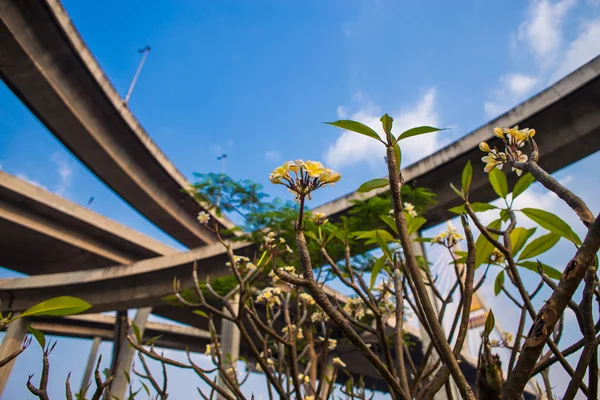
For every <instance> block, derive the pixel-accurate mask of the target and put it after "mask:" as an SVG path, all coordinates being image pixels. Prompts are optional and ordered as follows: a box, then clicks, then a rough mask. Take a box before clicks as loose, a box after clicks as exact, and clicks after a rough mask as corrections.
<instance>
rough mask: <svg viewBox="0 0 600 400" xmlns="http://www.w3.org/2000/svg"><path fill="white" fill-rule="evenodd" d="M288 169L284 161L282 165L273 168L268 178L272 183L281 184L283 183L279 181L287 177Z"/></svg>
mask: <svg viewBox="0 0 600 400" xmlns="http://www.w3.org/2000/svg"><path fill="white" fill-rule="evenodd" d="M289 170H290V166H289V164H288V163H284V164H283V165H282V166H280V167H277V168H275V169H274V170H273V172H271V175H269V180H270V181H271V183H274V184H276V185H282V184H283V183H282V182H281V179H282V178H284V179H285V178H288V179H289V175H288V172H289Z"/></svg>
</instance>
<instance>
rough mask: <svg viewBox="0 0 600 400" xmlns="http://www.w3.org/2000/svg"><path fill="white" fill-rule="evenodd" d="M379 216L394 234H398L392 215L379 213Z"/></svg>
mask: <svg viewBox="0 0 600 400" xmlns="http://www.w3.org/2000/svg"><path fill="white" fill-rule="evenodd" d="M379 218H381V220H382V221H383V222H385V224H386V225H387V226H389V227H390V229H391V230H392V231H394V233H395V234H396V235H397V234H398V228H397V227H396V220H395V219H394V217H392V216H391V215H380V216H379Z"/></svg>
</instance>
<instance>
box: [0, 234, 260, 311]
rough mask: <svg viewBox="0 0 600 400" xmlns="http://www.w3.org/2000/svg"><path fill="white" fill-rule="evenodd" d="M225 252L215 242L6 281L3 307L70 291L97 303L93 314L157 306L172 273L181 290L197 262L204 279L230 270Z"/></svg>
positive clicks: (239, 246) (246, 250) (21, 306)
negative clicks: (182, 250)
mask: <svg viewBox="0 0 600 400" xmlns="http://www.w3.org/2000/svg"><path fill="white" fill-rule="evenodd" d="M232 248H233V249H234V251H236V254H240V255H249V256H251V255H252V254H250V253H251V252H252V249H253V248H254V246H253V245H252V244H248V243H239V242H238V243H234V244H233V245H232ZM226 256H227V255H226V252H225V248H224V247H223V245H222V244H221V243H215V244H211V245H208V246H203V247H200V248H197V249H194V250H190V251H188V252H185V253H175V254H170V255H166V256H162V257H156V258H151V259H148V260H143V261H138V262H135V263H132V264H129V265H117V266H112V267H105V268H97V269H91V270H84V271H73V272H63V273H54V274H44V275H37V276H31V277H27V278H13V279H2V280H0V301H1V304H0V308H1V309H2V310H8V309H10V310H13V311H23V310H25V309H27V308H29V307H31V306H32V305H34V304H37V303H39V302H41V301H43V300H46V299H48V298H51V297H54V296H66V295H68V296H76V297H80V298H82V299H85V300H86V301H88V302H89V303H90V304H92V305H93V307H92V309H90V310H89V312H101V311H112V310H126V309H130V308H139V307H151V306H157V305H161V304H163V302H162V301H161V299H162V298H163V297H164V296H167V295H169V294H172V293H173V278H174V277H178V278H179V279H180V280H181V283H182V287H183V288H189V287H192V285H193V280H192V277H191V274H192V265H193V262H194V261H197V263H198V273H199V278H200V279H205V278H206V276H211V277H218V276H224V275H227V274H229V271H228V269H227V268H226V267H225V262H227V257H226Z"/></svg>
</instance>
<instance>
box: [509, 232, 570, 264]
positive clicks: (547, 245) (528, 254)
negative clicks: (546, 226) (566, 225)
mask: <svg viewBox="0 0 600 400" xmlns="http://www.w3.org/2000/svg"><path fill="white" fill-rule="evenodd" d="M559 240H560V236H559V235H557V234H555V233H548V234H547V235H543V236H540V237H538V238H535V239H534V240H532V241H531V243H529V244H528V245H527V247H525V249H523V252H522V253H521V255H520V256H519V261H520V260H527V259H528V258H533V257H536V256H539V255H540V254H542V253H545V252H547V251H548V250H550V249H551V248H553V247H554V245H555V244H556V243H558V241H559Z"/></svg>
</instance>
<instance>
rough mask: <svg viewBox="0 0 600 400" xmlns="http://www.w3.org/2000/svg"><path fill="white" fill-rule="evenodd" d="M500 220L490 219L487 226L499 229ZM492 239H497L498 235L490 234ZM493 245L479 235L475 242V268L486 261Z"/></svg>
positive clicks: (492, 249)
mask: <svg viewBox="0 0 600 400" xmlns="http://www.w3.org/2000/svg"><path fill="white" fill-rule="evenodd" d="M501 224H502V221H501V220H499V219H497V220H495V221H492V222H491V223H490V224H489V225H488V226H487V227H488V228H492V229H500V226H501ZM490 236H491V237H493V238H494V239H498V235H495V234H490ZM494 248H495V247H494V245H493V244H491V243H490V242H489V241H488V240H487V239H486V238H485V237H484V236H483V235H479V237H478V238H477V241H476V242H475V268H479V266H480V265H481V264H483V263H487V262H488V260H489V258H490V255H491V254H492V252H493V251H494Z"/></svg>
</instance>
